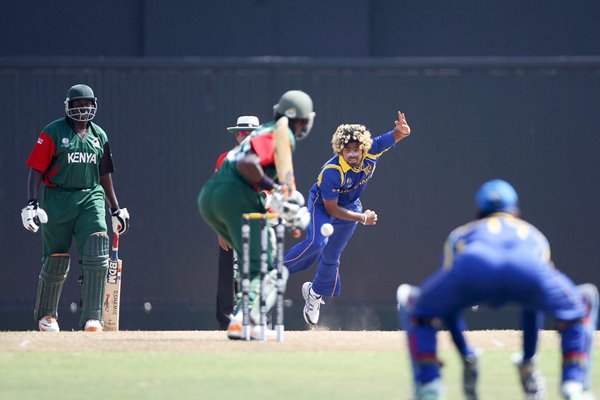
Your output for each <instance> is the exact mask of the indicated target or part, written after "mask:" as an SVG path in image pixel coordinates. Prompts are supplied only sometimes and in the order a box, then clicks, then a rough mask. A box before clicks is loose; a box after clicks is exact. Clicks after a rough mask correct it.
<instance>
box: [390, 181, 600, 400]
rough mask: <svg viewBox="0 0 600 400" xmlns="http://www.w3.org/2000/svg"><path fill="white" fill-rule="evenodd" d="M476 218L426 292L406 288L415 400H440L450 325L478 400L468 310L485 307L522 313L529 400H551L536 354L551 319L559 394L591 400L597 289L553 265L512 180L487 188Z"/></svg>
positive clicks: (402, 292)
mask: <svg viewBox="0 0 600 400" xmlns="http://www.w3.org/2000/svg"><path fill="white" fill-rule="evenodd" d="M475 203H476V205H477V213H478V215H477V219H476V220H475V221H471V222H469V223H467V224H465V225H463V226H460V227H458V228H456V229H455V230H454V231H452V232H451V233H450V235H449V236H448V238H447V240H446V243H445V245H444V251H443V257H442V259H443V261H442V268H441V269H439V270H438V271H436V272H435V273H433V274H432V275H431V276H430V277H429V278H427V279H426V280H425V282H424V283H423V284H422V285H421V287H416V286H411V285H408V284H403V285H400V287H399V288H398V292H397V300H398V310H399V315H400V321H401V324H402V325H403V327H404V328H405V330H406V331H407V337H408V342H409V347H410V357H411V364H412V369H413V379H414V386H415V387H414V388H415V397H414V398H415V399H416V400H424V399H439V398H441V393H442V392H443V391H442V384H441V377H440V366H441V363H440V361H439V360H438V358H437V355H436V333H437V330H438V329H440V328H441V327H443V326H445V328H446V329H448V330H449V331H450V334H451V336H452V339H453V341H454V343H455V345H456V347H457V349H458V351H459V353H460V355H461V357H462V360H463V365H464V371H463V372H464V373H463V389H464V394H465V398H466V399H469V400H476V399H477V398H478V396H477V390H476V386H477V377H478V368H477V354H476V352H475V351H474V350H473V348H471V347H470V346H469V345H468V344H467V342H466V340H465V337H464V335H463V331H464V330H465V329H466V325H465V322H464V320H463V318H462V310H463V309H465V308H468V307H472V306H475V305H479V304H485V305H489V306H492V307H500V306H502V305H504V304H506V303H516V304H518V305H519V306H521V308H522V318H521V323H522V328H523V354H517V355H515V357H513V362H514V363H515V364H516V366H517V368H518V371H519V377H520V379H521V384H522V387H523V390H524V392H525V393H526V396H527V398H528V399H542V398H545V392H546V388H545V383H544V380H543V378H542V377H541V375H540V374H539V372H538V370H537V368H536V365H535V362H534V356H535V353H536V347H537V340H538V330H539V329H541V328H542V327H543V317H544V314H547V315H549V316H551V317H553V318H554V319H556V321H557V329H558V332H559V333H560V335H561V339H562V346H561V350H562V377H561V394H562V396H563V397H564V398H565V399H582V398H588V397H584V396H588V395H589V394H590V392H589V390H590V370H591V368H590V367H591V366H590V363H591V354H590V353H591V349H592V339H593V337H594V332H595V330H596V326H597V317H598V289H597V288H596V286H594V285H592V284H585V285H580V286H577V287H576V286H575V285H574V284H573V282H572V281H571V280H570V279H569V278H568V277H567V276H566V275H564V274H563V273H561V272H559V271H558V270H557V269H556V268H555V267H554V265H553V263H552V261H551V260H550V247H549V245H548V241H547V239H546V237H545V236H544V235H543V234H542V233H541V232H540V231H539V230H538V229H536V228H535V227H534V226H533V225H531V224H529V223H527V222H525V221H523V220H522V219H520V218H519V204H518V203H519V198H518V195H517V192H516V191H515V189H514V188H513V187H512V186H511V185H510V184H509V183H508V182H506V181H503V180H499V179H495V180H491V181H488V182H485V183H484V184H483V185H482V186H481V187H480V189H479V190H478V191H477V194H476V195H475Z"/></svg>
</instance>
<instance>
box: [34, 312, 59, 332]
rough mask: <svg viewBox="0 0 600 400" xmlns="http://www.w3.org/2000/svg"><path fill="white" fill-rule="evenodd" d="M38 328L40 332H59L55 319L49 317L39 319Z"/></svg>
mask: <svg viewBox="0 0 600 400" xmlns="http://www.w3.org/2000/svg"><path fill="white" fill-rule="evenodd" d="M38 327H39V328H40V331H41V332H60V327H59V326H58V322H57V321H56V318H54V317H51V316H49V315H46V316H45V317H44V318H42V319H40V321H39V323H38Z"/></svg>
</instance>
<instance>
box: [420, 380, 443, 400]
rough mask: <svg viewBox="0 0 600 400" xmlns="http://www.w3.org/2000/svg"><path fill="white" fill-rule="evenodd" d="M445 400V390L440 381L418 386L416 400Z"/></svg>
mask: <svg viewBox="0 0 600 400" xmlns="http://www.w3.org/2000/svg"><path fill="white" fill-rule="evenodd" d="M445 398H446V396H445V393H444V388H443V386H442V381H441V380H440V379H434V380H433V381H431V382H427V383H425V384H417V387H416V390H415V397H414V400H442V399H445Z"/></svg>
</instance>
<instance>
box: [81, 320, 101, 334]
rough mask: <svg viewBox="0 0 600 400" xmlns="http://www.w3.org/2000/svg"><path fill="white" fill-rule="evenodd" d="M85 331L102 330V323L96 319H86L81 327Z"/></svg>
mask: <svg viewBox="0 0 600 400" xmlns="http://www.w3.org/2000/svg"><path fill="white" fill-rule="evenodd" d="M83 330H84V331H85V332H102V331H103V330H104V329H103V328H102V324H101V323H100V321H98V320H97V319H88V321H87V322H86V323H85V327H84V328H83Z"/></svg>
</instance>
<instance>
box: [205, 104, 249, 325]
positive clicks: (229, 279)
mask: <svg viewBox="0 0 600 400" xmlns="http://www.w3.org/2000/svg"><path fill="white" fill-rule="evenodd" d="M259 125H260V122H259V120H258V117H256V116H254V115H242V116H240V117H238V119H237V123H236V126H230V127H229V128H227V131H228V132H230V133H231V134H233V135H234V136H235V140H236V142H237V145H239V144H240V143H242V142H243V141H244V139H246V137H248V135H250V133H251V132H252V131H253V130H254V129H256V128H258V126H259ZM237 145H236V147H237ZM227 153H229V151H226V152H224V153H223V154H221V155H220V156H219V158H218V159H217V164H216V165H215V173H216V172H217V171H218V169H219V168H220V167H221V164H222V163H223V161H224V160H225V157H227ZM217 241H218V242H219V273H218V277H217V306H216V316H217V321H218V322H219V329H221V330H226V329H227V327H228V326H229V316H230V315H231V314H232V313H233V305H234V302H235V285H234V254H233V249H232V248H231V247H230V246H229V244H227V242H226V241H225V240H224V239H223V238H222V237H221V236H217Z"/></svg>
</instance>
